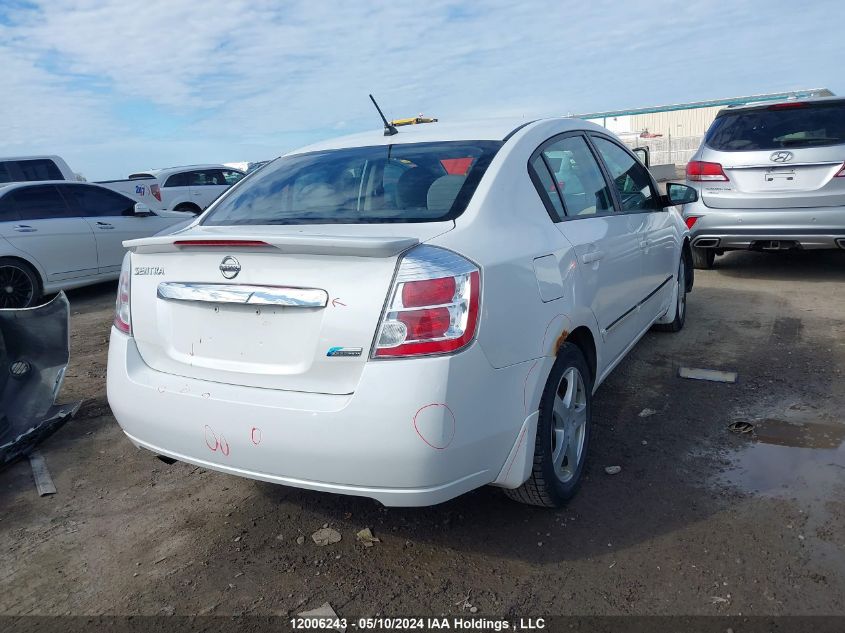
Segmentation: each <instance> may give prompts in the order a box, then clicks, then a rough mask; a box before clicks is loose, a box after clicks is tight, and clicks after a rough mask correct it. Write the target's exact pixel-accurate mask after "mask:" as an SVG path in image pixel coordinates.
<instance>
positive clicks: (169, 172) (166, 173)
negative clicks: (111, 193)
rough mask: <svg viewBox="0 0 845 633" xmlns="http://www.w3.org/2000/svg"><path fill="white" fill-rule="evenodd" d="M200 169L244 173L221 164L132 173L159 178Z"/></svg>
mask: <svg viewBox="0 0 845 633" xmlns="http://www.w3.org/2000/svg"><path fill="white" fill-rule="evenodd" d="M198 169H228V170H231V171H239V172H241V173H243V171H242V170H240V169H235V168H234V167H227V166H226V165H221V164H220V163H208V164H205V165H182V166H180V167H158V168H156V169H146V170H140V171H135V172H132V175H133V176H134V175H137V174H150V175H152V176H155V177H156V178H159V177H161V176H170V175H172V174H178V173H180V172H183V171H197V170H198Z"/></svg>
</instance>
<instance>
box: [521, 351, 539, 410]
mask: <svg viewBox="0 0 845 633" xmlns="http://www.w3.org/2000/svg"><path fill="white" fill-rule="evenodd" d="M537 362H538V361H536V360H535V361H534V364H533V365H531V369H529V370H528V373H527V374H525V382H524V383H523V385H522V411H523V413H524V414H525V415H528V377H529V376H530V375H531V372H532V371H534V368H535V367H536V366H537Z"/></svg>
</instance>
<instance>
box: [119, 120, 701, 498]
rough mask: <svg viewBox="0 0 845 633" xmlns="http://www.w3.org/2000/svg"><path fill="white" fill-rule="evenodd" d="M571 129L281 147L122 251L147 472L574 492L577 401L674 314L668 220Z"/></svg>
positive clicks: (389, 493)
mask: <svg viewBox="0 0 845 633" xmlns="http://www.w3.org/2000/svg"><path fill="white" fill-rule="evenodd" d="M667 189H668V193H667V194H666V195H661V194H660V193H659V191H658V189H657V187H656V185H655V183H654V181H653V180H652V178H651V176H650V175H649V172H648V170H647V169H646V168H645V167H644V166H643V165H642V164H641V163H640V162H639V161H638V159H637V158H636V157H635V156H634V155H633V154H632V153H631V152H630V151H629V150H628V149H626V147H625V146H624V145H623V144H621V143H620V142H619V141H618V140H617V139H616V138H615V137H614V136H613V135H611V134H609V133H608V132H607V131H606V130H605V129H604V128H601V127H598V126H596V125H592V124H590V123H586V122H584V121H579V120H572V119H551V120H541V121H534V122H531V123H527V124H525V123H524V122H523V123H522V124H517V123H510V124H508V123H503V122H501V121H497V122H488V123H473V124H464V125H460V126H458V125H449V124H444V123H431V124H426V125H417V126H413V127H406V128H402V129H401V131H400V132H398V133H396V134H392V135H388V134H382V133H381V132H375V131H374V132H372V133H365V134H360V135H356V136H351V137H346V138H342V139H336V140H332V141H327V142H324V143H319V144H317V145H313V146H310V147H306V148H304V149H302V150H299V151H296V152H293V153H291V154H288V155H286V156H283V157H282V158H279V159H277V160H276V161H274V162H273V163H271V164H269V165H267V166H266V167H264V168H263V169H261V170H260V171H258V172H256V173H255V174H253V175H251V176H249V177H248V178H246V179H244V180H243V181H241V182H240V183H238V184H237V185H235V186H234V187H232V188H231V189H230V190H229V191H228V192H227V193H225V194H224V195H223V196H222V197H221V198H220V199H218V200H217V201H216V202H215V203H214V204H213V205H212V206H211V207H209V209H208V210H207V211H206V212H205V213H204V214H203V215H202V216H200V217H199V218H197V219H196V221H195V222H194V223H192V224H191V225H190V226H188V227H187V228H185V229H183V230H181V231H178V232H177V233H176V234H173V235H167V236H160V237H151V238H144V239H136V240H132V241H129V242H126V246H127V247H128V248H129V253H128V254H127V256H126V259H125V260H124V262H123V270H122V273H121V277H120V285H119V290H118V298H117V309H116V316H115V321H114V327H113V329H112V333H111V343H110V348H109V364H108V398H109V403H110V404H111V407H112V410H113V411H114V414H115V416H116V418H117V420H118V422H119V423H120V425H121V427H122V428H123V430H124V431H125V433H126V435H127V436H128V437H129V439H130V440H131V441H132V442H133V443H134V444H136V445H137V446H139V447H142V448H146V449H148V450H150V451H152V452H153V453H155V454H157V455H159V456H161V457H163V458H165V459H166V460H170V459H173V460H182V461H185V462H189V463H192V464H197V465H200V466H202V467H205V468H211V469H215V470H219V471H222V472H225V473H230V474H233V475H240V476H244V477H251V478H254V479H260V480H264V481H269V482H275V483H279V484H284V485H288V486H297V487H301V488H310V489H314V490H322V491H326V492H334V493H342V494H350V495H361V496H365V497H371V498H374V499H376V500H378V501H380V502H381V503H383V504H385V505H391V506H422V505H431V504H436V503H439V502H442V501H445V500H447V499H451V498H453V497H455V496H457V495H460V494H462V493H464V492H467V491H469V490H472V489H474V488H477V487H479V486H483V485H485V484H493V485H495V486H500V487H502V488H504V489H506V490H507V491H508V493H509V495H510V496H512V497H513V498H515V499H518V500H520V501H524V502H527V503H531V504H536V505H542V506H559V505H560V504H562V503H564V502H565V501H566V500H567V499H569V498H570V497H571V496H572V495H573V494H574V493H575V491H576V489H577V487H578V483H579V481H580V479H581V476H582V473H583V470H584V463H585V458H586V456H587V451H588V447H589V443H590V428H591V402H592V398H593V394H594V393H595V391H596V389H597V388H598V386H599V385H600V384H601V383H602V381H604V380H605V378H607V376H608V374H609V373H610V372H611V370H612V369H613V368H614V367H615V366H616V365H617V364H618V363H619V361H620V360H621V359H622V358H623V357H624V356H625V354H626V353H627V352H628V351H629V350H630V349H631V348H632V347H633V346H634V345H635V344H636V343H637V341H638V339H639V338H640V337H641V336H642V335H643V334H644V333H645V332H646V331H648V330H649V328H651V327H652V326H655V325H657V326H658V327H659V328H660V329H665V330H670V331H677V330H680V329H681V328H682V327H683V325H684V318H685V311H686V293H687V292H688V291H689V290H690V289H691V287H692V272H693V271H692V266H691V256H690V250H689V245H688V238H687V229H686V226H685V224H684V222H683V220H682V218H681V216H680V214H679V213H678V211H677V210H676V209H675V208H674V206H673V205H675V204H684V203H689V202H691V201H694V199H695V197H696V193H695V191H694V190H693V189H691V188H689V187H686V186H684V185H675V184H671V185H669V186H668V188H667Z"/></svg>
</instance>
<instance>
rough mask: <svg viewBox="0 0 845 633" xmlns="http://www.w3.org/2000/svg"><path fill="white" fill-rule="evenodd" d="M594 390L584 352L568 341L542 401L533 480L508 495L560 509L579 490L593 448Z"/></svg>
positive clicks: (561, 351) (560, 353)
mask: <svg viewBox="0 0 845 633" xmlns="http://www.w3.org/2000/svg"><path fill="white" fill-rule="evenodd" d="M592 402H593V387H592V377H591V376H590V370H589V368H588V367H587V361H586V360H585V359H584V354H583V353H582V352H581V350H580V348H579V347H578V346H577V345H575V344H573V343H564V344H563V346H562V347H561V348H560V352H559V353H558V357H557V360H555V364H554V365H553V366H552V371H551V373H550V374H549V379H548V381H547V382H546V387H545V389H543V395H542V398H541V399H540V417H539V419H538V420H537V437H536V440H535V444H534V465H533V468H532V470H531V474H530V475H529V477H528V480H527V481H526V482H525V483H524V484H522V486H520V487H519V488H516V489H515V490H505V494H506V495H507V496H508V497H510V498H511V499H514V500H516V501H520V502H522V503H527V504H530V505H535V506H543V507H546V508H559V507H560V506H562V505H563V504H565V503H566V502H567V501H569V500H570V499H571V498H572V497H573V496H575V493H576V492H577V491H578V486H579V485H580V483H581V476H582V474H583V473H584V464H585V463H586V461H587V450H588V448H589V445H590V425H591V416H592Z"/></svg>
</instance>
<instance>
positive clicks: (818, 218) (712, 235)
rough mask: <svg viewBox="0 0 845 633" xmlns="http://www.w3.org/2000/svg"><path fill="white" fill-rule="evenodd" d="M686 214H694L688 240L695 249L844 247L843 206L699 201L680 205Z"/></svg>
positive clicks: (844, 211) (688, 215) (844, 213)
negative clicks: (717, 205) (732, 205)
mask: <svg viewBox="0 0 845 633" xmlns="http://www.w3.org/2000/svg"><path fill="white" fill-rule="evenodd" d="M690 216H697V217H698V220H696V223H695V224H694V225H693V227H692V229H691V230H690V243H691V244H692V245H693V246H697V247H699V248H719V249H753V248H771V247H777V245H778V244H784V245H786V246H790V247H793V248H802V249H834V248H845V207H812V208H801V209H713V208H710V207H707V206H705V205H704V204H702V203H701V202H699V203H696V204H693V205H687V206H686V207H685V208H684V217H685V218H688V217H690Z"/></svg>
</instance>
